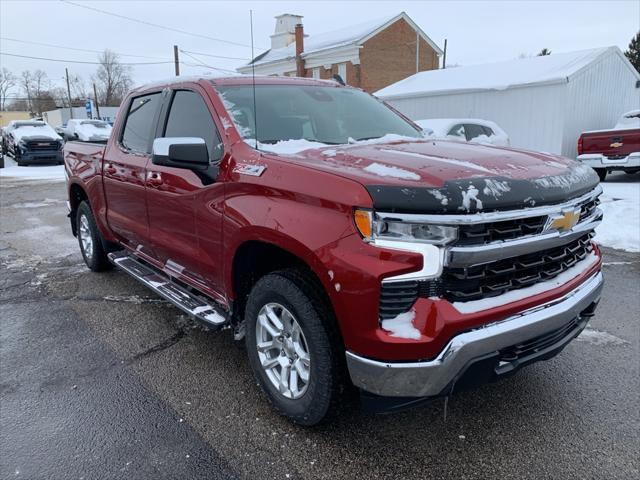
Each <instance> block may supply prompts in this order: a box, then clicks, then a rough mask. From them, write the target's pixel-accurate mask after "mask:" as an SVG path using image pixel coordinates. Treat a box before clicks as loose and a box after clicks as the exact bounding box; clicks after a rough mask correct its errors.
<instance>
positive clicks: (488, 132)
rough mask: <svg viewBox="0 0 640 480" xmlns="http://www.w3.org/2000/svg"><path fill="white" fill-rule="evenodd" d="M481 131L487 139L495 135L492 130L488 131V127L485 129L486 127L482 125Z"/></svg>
mask: <svg viewBox="0 0 640 480" xmlns="http://www.w3.org/2000/svg"><path fill="white" fill-rule="evenodd" d="M482 130H484V134H485V135H486V136H487V137H492V136H493V135H495V133H493V130H492V129H490V128H489V127H487V126H486V125H483V126H482Z"/></svg>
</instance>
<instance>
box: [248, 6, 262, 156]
mask: <svg viewBox="0 0 640 480" xmlns="http://www.w3.org/2000/svg"><path fill="white" fill-rule="evenodd" d="M249 23H250V24H251V83H252V86H253V133H254V134H255V137H256V150H258V151H259V150H260V148H259V147H258V110H257V109H256V57H254V56H253V10H249Z"/></svg>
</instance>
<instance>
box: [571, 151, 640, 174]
mask: <svg viewBox="0 0 640 480" xmlns="http://www.w3.org/2000/svg"><path fill="white" fill-rule="evenodd" d="M576 160H578V161H579V162H581V163H584V164H585V165H588V166H590V167H592V168H606V169H608V170H625V169H636V168H640V152H633V153H630V154H629V155H627V156H626V157H622V158H608V157H605V156H604V155H602V154H600V153H585V154H583V155H578V157H577V158H576Z"/></svg>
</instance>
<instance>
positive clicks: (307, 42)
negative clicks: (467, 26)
mask: <svg viewBox="0 0 640 480" xmlns="http://www.w3.org/2000/svg"><path fill="white" fill-rule="evenodd" d="M400 18H404V19H405V20H407V21H408V22H409V24H411V25H412V26H414V28H416V29H418V30H419V31H420V33H421V34H422V35H423V36H424V38H425V39H426V40H427V42H428V43H430V44H432V46H433V48H434V49H435V50H436V51H437V52H438V53H440V54H441V53H442V52H441V51H440V48H439V47H438V46H437V45H436V44H435V43H433V41H432V40H431V39H429V37H427V36H426V35H425V34H424V32H422V31H421V30H420V29H419V28H418V27H417V25H415V24H414V23H413V22H412V21H411V19H410V18H409V17H408V16H407V14H406V13H404V12H402V13H400V14H398V15H393V16H391V17H389V16H387V17H384V18H378V19H375V20H369V21H367V22H363V23H359V24H356V25H350V26H348V27H345V28H341V29H339V30H334V31H332V32H327V33H321V34H317V35H309V36H305V38H304V53H303V57H304V56H307V55H309V54H312V53H315V52H318V51H321V50H326V49H330V48H338V47H344V46H347V45H351V44H357V43H358V42H359V41H360V40H362V39H364V38H366V37H367V36H369V35H371V34H372V33H374V32H375V31H376V30H378V29H379V28H382V27H384V26H386V25H387V24H391V23H393V22H395V21H396V20H399V19H400ZM295 54H296V45H295V42H294V43H291V44H289V45H287V46H286V47H283V48H276V49H271V50H267V51H266V52H265V53H262V54H260V55H258V56H257V57H256V58H255V59H254V64H255V65H262V64H265V63H271V62H277V61H279V60H286V59H289V58H294V57H295ZM250 65H251V62H249V63H248V64H247V65H244V66H243V67H244V68H246V67H248V66H250ZM243 67H241V68H243Z"/></svg>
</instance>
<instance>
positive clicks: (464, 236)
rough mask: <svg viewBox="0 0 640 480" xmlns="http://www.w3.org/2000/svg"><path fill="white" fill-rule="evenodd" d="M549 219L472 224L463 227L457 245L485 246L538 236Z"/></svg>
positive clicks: (459, 231)
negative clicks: (527, 236) (528, 236)
mask: <svg viewBox="0 0 640 480" xmlns="http://www.w3.org/2000/svg"><path fill="white" fill-rule="evenodd" d="M546 221H547V217H546V216H545V215H541V216H539V217H529V218H516V219H514V220H505V221H502V222H489V223H472V224H469V225H461V226H460V227H459V230H458V240H457V241H456V245H483V244H486V243H492V242H498V241H504V240H514V239H516V238H520V237H524V236H526V235H537V234H539V233H541V232H542V230H543V229H544V225H545V222H546Z"/></svg>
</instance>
